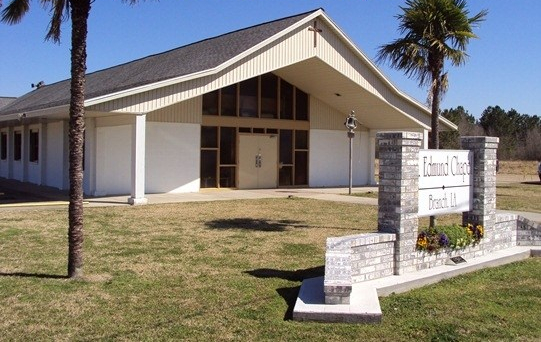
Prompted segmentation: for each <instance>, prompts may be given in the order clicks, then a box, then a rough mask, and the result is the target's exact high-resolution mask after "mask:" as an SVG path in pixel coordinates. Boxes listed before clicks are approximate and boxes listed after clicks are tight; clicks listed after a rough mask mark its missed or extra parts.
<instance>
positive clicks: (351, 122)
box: [344, 110, 357, 136]
mask: <svg viewBox="0 0 541 342" xmlns="http://www.w3.org/2000/svg"><path fill="white" fill-rule="evenodd" d="M344 126H346V128H347V129H348V130H349V132H351V133H353V134H355V133H354V132H353V130H354V129H355V128H357V118H356V117H355V111H353V110H352V111H351V113H350V114H349V116H348V117H347V119H346V122H344ZM349 132H348V133H349ZM348 136H349V135H348Z"/></svg>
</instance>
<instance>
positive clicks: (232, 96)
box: [220, 84, 237, 116]
mask: <svg viewBox="0 0 541 342" xmlns="http://www.w3.org/2000/svg"><path fill="white" fill-rule="evenodd" d="M220 114H221V115H222V116H237V85H236V84H233V85H230V86H229V87H225V88H223V89H222V103H221V110H220Z"/></svg>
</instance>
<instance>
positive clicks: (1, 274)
mask: <svg viewBox="0 0 541 342" xmlns="http://www.w3.org/2000/svg"><path fill="white" fill-rule="evenodd" d="M0 277H20V278H46V279H68V276H67V275H58V274H42V273H24V272H11V273H5V272H0Z"/></svg>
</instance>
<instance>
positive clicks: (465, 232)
mask: <svg viewBox="0 0 541 342" xmlns="http://www.w3.org/2000/svg"><path fill="white" fill-rule="evenodd" d="M484 233H485V231H484V228H483V226H481V225H473V224H468V225H467V226H460V225H458V224H454V225H451V226H439V227H431V228H427V229H424V230H422V231H421V232H419V235H417V244H416V249H417V250H418V251H426V252H430V253H437V252H439V251H440V250H442V249H444V248H449V249H452V250H456V249H462V248H465V247H466V246H470V245H476V244H478V243H479V242H480V241H481V239H482V238H483V236H484Z"/></svg>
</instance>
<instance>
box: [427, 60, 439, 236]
mask: <svg viewBox="0 0 541 342" xmlns="http://www.w3.org/2000/svg"><path fill="white" fill-rule="evenodd" d="M440 73H441V72H440V71H439V70H436V71H433V72H432V89H431V90H432V116H431V122H430V123H431V129H432V131H431V132H430V146H429V148H430V149H434V150H437V149H439V147H440V138H439V132H440V120H439V116H440V115H439V114H440V94H441V77H440ZM435 226H436V216H430V220H429V227H435Z"/></svg>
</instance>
